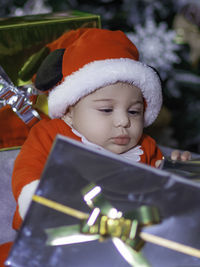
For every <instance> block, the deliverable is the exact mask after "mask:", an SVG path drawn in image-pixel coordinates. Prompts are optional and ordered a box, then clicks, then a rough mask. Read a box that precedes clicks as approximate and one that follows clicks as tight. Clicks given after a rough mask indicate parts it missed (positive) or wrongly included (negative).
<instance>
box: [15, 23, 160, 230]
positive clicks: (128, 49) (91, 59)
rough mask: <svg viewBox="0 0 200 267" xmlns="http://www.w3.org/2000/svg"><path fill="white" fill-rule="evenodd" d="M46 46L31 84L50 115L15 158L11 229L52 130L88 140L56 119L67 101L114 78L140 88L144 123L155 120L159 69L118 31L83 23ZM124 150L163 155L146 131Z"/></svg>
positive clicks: (151, 160)
mask: <svg viewBox="0 0 200 267" xmlns="http://www.w3.org/2000/svg"><path fill="white" fill-rule="evenodd" d="M47 49H48V50H49V55H48V56H47V57H46V59H45V60H44V61H43V62H42V64H41V66H40V68H39V70H38V72H37V74H36V79H35V86H36V88H37V89H39V90H41V91H47V92H48V108H49V116H50V117H51V119H43V120H42V121H41V122H39V123H37V124H36V125H35V126H34V127H33V128H32V129H31V131H30V133H29V136H28V138H27V140H26V141H25V143H24V145H23V146H22V148H21V151H20V153H19V155H18V157H17V159H16V162H15V166H14V171H13V177H12V188H13V194H14V197H15V199H16V201H17V209H16V212H15V216H14V220H13V227H14V229H18V228H19V227H20V224H21V221H22V219H23V217H24V215H25V213H26V210H27V208H28V205H29V203H30V201H31V196H32V195H33V193H34V191H35V189H36V187H37V185H38V181H39V179H40V176H41V173H42V170H43V168H44V165H45V162H46V159H47V156H48V154H49V152H50V149H51V146H52V143H53V141H54V138H55V136H56V135H57V134H62V135H64V136H67V137H70V138H73V139H75V140H77V141H80V142H83V143H86V144H88V143H89V142H88V141H87V140H86V139H85V138H84V137H83V136H80V135H79V133H77V132H75V131H74V130H73V129H72V128H71V127H69V126H68V125H67V124H66V123H65V122H64V121H63V120H62V119H60V118H61V117H62V116H63V115H64V114H65V112H66V110H67V108H68V107H69V106H71V105H74V104H75V103H77V102H78V101H79V100H80V99H81V98H82V97H84V96H87V95H88V94H90V93H92V92H94V91H95V90H97V89H98V88H101V87H104V86H107V85H109V84H114V83H116V82H119V81H120V82H127V83H130V84H133V85H135V86H137V87H138V88H140V90H141V92H142V95H143V98H144V102H145V111H144V126H145V127H146V126H149V125H150V124H152V123H153V122H154V120H155V119H156V117H157V116H158V113H159V111H160V108H161V105H162V92H161V84H160V79H159V77H158V75H157V74H156V72H155V71H154V70H153V69H152V68H151V67H149V66H147V65H145V64H143V63H141V62H139V53H138V50H137V48H136V47H135V45H134V44H133V43H132V42H131V41H130V40H129V39H128V38H127V37H126V35H125V34H124V33H122V32H121V31H110V30H103V29H93V28H91V29H85V28H82V29H78V30H75V31H70V32H67V33H66V34H64V35H62V36H61V37H60V38H59V39H57V40H56V41H54V42H53V43H51V44H49V45H47ZM90 144H91V143H90ZM93 145H94V144H93ZM69 153H70V152H69ZM127 153H128V154H127ZM127 153H125V155H124V156H125V157H129V158H132V157H133V160H134V161H139V162H142V163H146V164H149V165H151V166H155V162H156V161H157V160H160V159H162V153H161V151H160V150H159V148H158V147H157V146H156V143H155V141H154V140H153V139H152V138H151V137H149V136H147V135H143V136H142V137H141V139H140V141H139V143H138V146H137V147H136V148H133V149H131V150H130V151H128V152H127ZM122 156H123V155H122Z"/></svg>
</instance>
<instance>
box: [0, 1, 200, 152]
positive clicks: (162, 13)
mask: <svg viewBox="0 0 200 267" xmlns="http://www.w3.org/2000/svg"><path fill="white" fill-rule="evenodd" d="M69 9H76V10H80V11H85V12H89V13H95V14H99V15H101V21H102V27H103V28H109V29H113V30H115V29H121V30H123V31H125V32H126V33H127V36H128V37H129V38H130V39H131V40H132V41H133V42H134V43H136V44H138V48H139V51H140V55H141V59H140V60H141V61H144V62H145V63H147V64H149V65H151V66H153V67H155V68H156V69H157V70H158V72H159V73H160V76H161V79H162V81H163V94H164V108H163V110H162V112H161V115H160V117H159V118H158V120H157V122H156V123H155V124H154V125H153V127H150V128H149V129H147V131H149V132H150V133H152V135H154V137H155V138H157V139H158V141H159V142H160V143H161V144H163V145H166V146H173V147H179V148H182V149H188V150H191V151H194V152H200V0H176V1H173V0H166V1H161V0H93V1H89V0H68V1H67V0H56V1H54V0H46V1H45V0H35V1H33V0H1V8H0V15H1V17H5V16H11V15H26V14H37V13H48V12H58V11H67V10H69Z"/></svg>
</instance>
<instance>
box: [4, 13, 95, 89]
mask: <svg viewBox="0 0 200 267" xmlns="http://www.w3.org/2000/svg"><path fill="white" fill-rule="evenodd" d="M81 27H89V28H91V27H95V28H99V27H100V17H99V16H98V15H93V14H88V13H84V12H79V11H68V12H63V13H52V14H39V15H28V16H22V17H10V18H3V19H1V20H0V51H1V53H0V65H1V66H2V67H3V69H4V70H5V72H6V73H7V75H8V76H9V77H10V79H11V80H12V82H13V83H14V84H15V85H20V83H21V81H20V79H19V72H20V70H21V68H22V67H23V65H24V64H25V62H26V61H27V59H28V58H29V57H30V56H31V55H32V54H34V53H35V52H37V51H39V50H40V49H41V48H43V47H44V46H45V44H47V43H50V42H52V41H54V40H55V39H57V38H58V37H59V36H61V35H62V34H63V33H64V32H66V31H69V30H73V29H77V28H81Z"/></svg>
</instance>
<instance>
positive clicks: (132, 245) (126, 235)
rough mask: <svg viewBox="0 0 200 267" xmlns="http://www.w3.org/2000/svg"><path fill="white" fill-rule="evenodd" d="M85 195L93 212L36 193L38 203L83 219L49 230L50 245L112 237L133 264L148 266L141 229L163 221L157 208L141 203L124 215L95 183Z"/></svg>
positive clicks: (101, 239) (123, 254) (35, 197)
mask: <svg viewBox="0 0 200 267" xmlns="http://www.w3.org/2000/svg"><path fill="white" fill-rule="evenodd" d="M83 198H84V201H85V202H86V204H87V205H88V206H89V207H90V208H91V209H92V211H91V213H90V214H87V213H83V212H81V211H78V210H74V209H72V208H69V207H67V206H64V205H61V204H59V203H56V202H53V201H51V200H48V199H45V198H43V197H41V196H37V195H34V196H33V200H34V201H35V202H38V203H40V204H42V205H45V206H48V207H51V208H54V209H56V210H58V211H61V212H64V213H66V214H68V215H71V216H73V217H76V218H78V219H80V224H78V225H71V226H62V227H57V228H51V229H46V233H47V236H48V238H47V244H48V245H52V246H55V245H67V244H73V243H80V242H86V241H92V240H99V241H104V240H105V239H106V238H112V241H113V243H114V245H115V246H116V248H117V249H118V251H119V252H120V253H121V255H122V256H123V257H124V258H125V260H126V261H127V262H128V263H129V264H130V265H131V266H135V267H137V266H138V267H139V266H143V267H149V266H150V265H149V263H148V262H147V261H146V259H145V258H144V257H143V256H142V254H141V252H140V251H139V250H140V249H141V248H142V247H143V245H144V241H143V240H142V239H141V238H140V236H139V232H140V230H141V228H142V227H143V226H147V225H151V224H155V223H159V222H160V218H159V214H158V210H157V208H155V207H150V206H141V207H140V208H138V209H136V210H134V211H131V212H128V213H125V214H124V215H123V214H122V212H121V211H118V210H117V209H115V208H114V207H113V206H112V205H111V204H110V203H109V202H108V201H107V200H106V199H105V198H104V197H103V195H102V193H101V187H100V186H96V185H93V184H91V185H89V186H88V187H86V188H84V190H83ZM122 215H123V216H122Z"/></svg>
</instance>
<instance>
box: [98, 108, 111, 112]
mask: <svg viewBox="0 0 200 267" xmlns="http://www.w3.org/2000/svg"><path fill="white" fill-rule="evenodd" d="M99 111H101V112H105V113H110V112H112V111H113V110H112V108H100V109H99Z"/></svg>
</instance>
